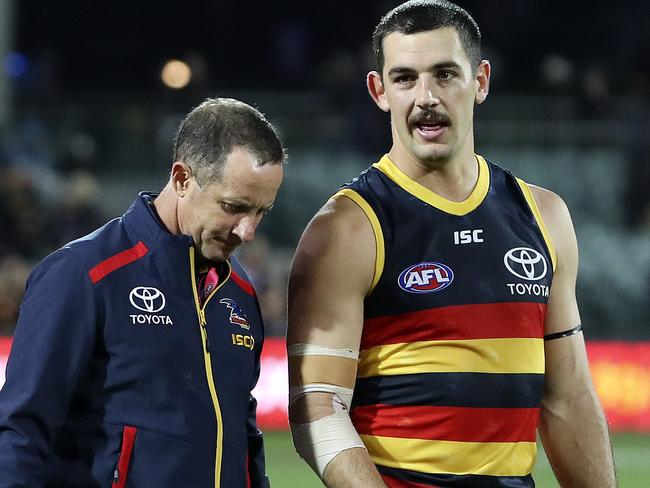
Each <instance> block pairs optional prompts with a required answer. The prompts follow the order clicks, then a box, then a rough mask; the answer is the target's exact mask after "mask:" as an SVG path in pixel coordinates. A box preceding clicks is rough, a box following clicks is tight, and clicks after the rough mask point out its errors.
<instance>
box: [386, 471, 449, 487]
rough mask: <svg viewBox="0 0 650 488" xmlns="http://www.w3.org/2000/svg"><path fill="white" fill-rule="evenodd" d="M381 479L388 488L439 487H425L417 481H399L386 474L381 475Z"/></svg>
mask: <svg viewBox="0 0 650 488" xmlns="http://www.w3.org/2000/svg"><path fill="white" fill-rule="evenodd" d="M381 479H383V480H384V483H386V486H387V487H388V488H438V485H429V484H427V485H423V484H422V483H416V482H415V481H406V480H398V479H397V478H392V477H390V476H387V475H385V474H382V475H381Z"/></svg>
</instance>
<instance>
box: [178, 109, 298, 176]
mask: <svg viewBox="0 0 650 488" xmlns="http://www.w3.org/2000/svg"><path fill="white" fill-rule="evenodd" d="M237 147H243V148H245V149H246V150H248V151H250V152H251V153H252V154H253V155H254V156H255V157H256V158H257V162H258V164H259V165H264V164H282V163H283V162H284V160H285V156H286V155H285V150H284V147H283V146H282V142H281V141H280V137H279V136H278V133H277V131H276V129H275V128H274V127H273V126H272V125H271V123H270V122H269V121H268V120H266V118H265V117H264V115H263V114H262V113H261V112H260V111H259V110H257V109H256V108H254V107H251V106H250V105H248V104H246V103H244V102H241V101H239V100H235V99H233V98H208V99H206V100H204V101H203V103H201V104H200V105H199V106H197V107H196V108H194V109H193V110H192V111H191V112H190V113H189V114H187V116H186V117H185V118H184V119H183V121H182V122H181V124H180V126H179V127H178V132H177V133H176V139H175V141H174V161H182V162H184V163H185V164H187V165H189V166H190V168H192V172H193V174H194V177H195V178H196V181H197V183H198V184H199V185H201V186H202V185H203V184H206V183H211V182H215V181H218V180H220V178H221V176H222V174H223V168H224V166H225V164H226V160H227V159H228V156H229V155H230V153H232V151H233V150H234V149H235V148H237Z"/></svg>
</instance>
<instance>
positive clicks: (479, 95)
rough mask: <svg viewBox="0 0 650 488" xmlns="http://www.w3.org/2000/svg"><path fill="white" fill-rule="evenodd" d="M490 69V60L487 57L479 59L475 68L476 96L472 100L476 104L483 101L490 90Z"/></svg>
mask: <svg viewBox="0 0 650 488" xmlns="http://www.w3.org/2000/svg"><path fill="white" fill-rule="evenodd" d="M491 71H492V69H491V67H490V62H489V61H488V60H487V59H484V60H482V61H481V63H480V64H479V65H478V69H477V70H476V84H477V86H478V90H477V91H476V97H475V98H474V100H475V101H476V103H477V104H481V103H483V102H484V101H485V99H486V98H487V96H488V92H489V91H490V73H491Z"/></svg>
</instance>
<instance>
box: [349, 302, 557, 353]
mask: <svg viewBox="0 0 650 488" xmlns="http://www.w3.org/2000/svg"><path fill="white" fill-rule="evenodd" d="M545 315H546V305H545V304H543V303H533V302H505V303H485V304H473V305H454V306H450V307H436V308H430V309H427V310H418V311H416V312H408V313H403V314H399V315H385V316H382V317H373V318H368V319H366V320H365V321H364V323H363V337H362V338H361V349H368V348H370V347H373V346H379V345H384V344H397V343H401V342H416V341H435V340H462V339H496V338H537V339H541V338H542V336H543V334H544V316H545Z"/></svg>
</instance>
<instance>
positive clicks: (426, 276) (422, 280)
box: [397, 263, 454, 293]
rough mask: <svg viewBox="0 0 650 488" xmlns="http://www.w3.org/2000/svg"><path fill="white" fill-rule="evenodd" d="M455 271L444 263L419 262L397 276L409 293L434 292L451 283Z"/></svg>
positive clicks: (401, 285)
mask: <svg viewBox="0 0 650 488" xmlns="http://www.w3.org/2000/svg"><path fill="white" fill-rule="evenodd" d="M452 281H454V272H453V271H452V270H451V268H450V267H449V266H447V265H444V264H442V263H418V264H414V265H413V266H409V267H408V268H406V269H405V270H404V271H402V272H401V273H400V275H399V278H397V283H398V284H399V287H400V288H401V289H402V290H404V291H407V292H409V293H433V292H434V291H440V290H444V289H445V288H447V287H448V286H449V285H451V282H452Z"/></svg>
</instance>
